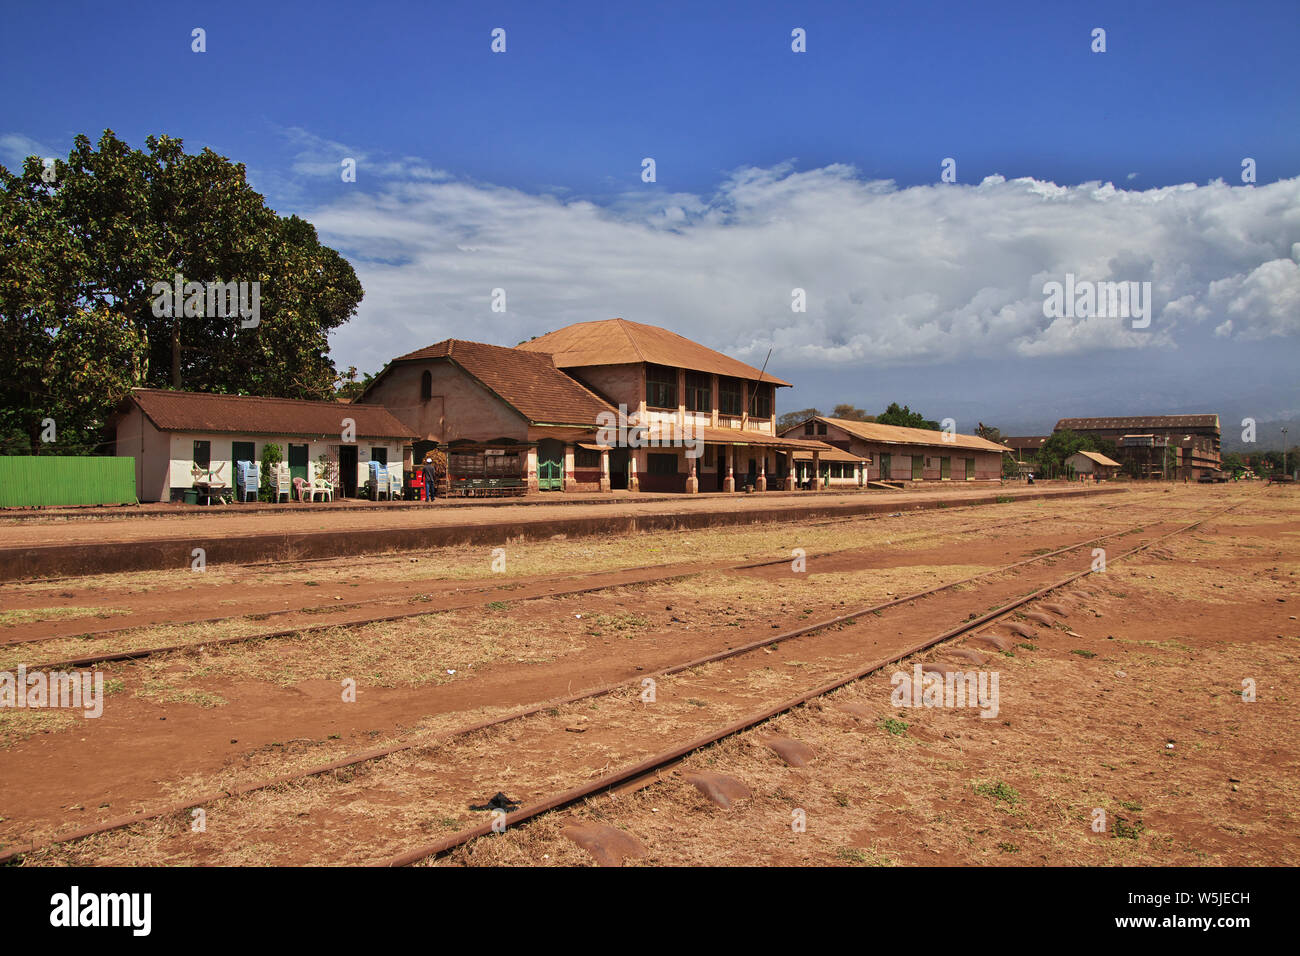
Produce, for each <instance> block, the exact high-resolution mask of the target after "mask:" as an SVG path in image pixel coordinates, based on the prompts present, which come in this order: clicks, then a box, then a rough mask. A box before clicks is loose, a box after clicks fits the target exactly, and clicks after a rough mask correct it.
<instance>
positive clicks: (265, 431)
mask: <svg viewBox="0 0 1300 956" xmlns="http://www.w3.org/2000/svg"><path fill="white" fill-rule="evenodd" d="M129 400H133V401H134V402H135V403H136V404H137V405H139V406H140V408H141V409H142V410H143V411H144V413H145V415H147V416H148V418H149V420H150V421H151V422H153V423H154V425H156V426H157V427H158V428H159V429H161V430H162V431H173V432H222V433H230V434H237V435H289V436H295V437H297V436H324V435H334V436H339V435H341V433H342V431H343V419H345V418H351V419H352V420H353V421H354V422H356V434H357V438H414V437H415V433H414V432H412V431H411V430H410V429H409V428H407V427H406V426H405V425H403V424H402V423H401V422H399V421H398V420H397V419H396V418H394V417H393V416H392V415H391V414H390V413H389V411H388V409H386V408H384V407H383V406H380V405H340V404H339V403H338V402H307V401H300V400H298V399H293V398H260V397H258V396H255V395H211V394H207V393H204V392H171V391H167V390H165V389H158V388H137V389H132V391H131V395H130V399H129Z"/></svg>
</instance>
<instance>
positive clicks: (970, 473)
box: [966, 458, 975, 478]
mask: <svg viewBox="0 0 1300 956" xmlns="http://www.w3.org/2000/svg"><path fill="white" fill-rule="evenodd" d="M966 477H967V478H974V477H975V459H974V458H967V459H966Z"/></svg>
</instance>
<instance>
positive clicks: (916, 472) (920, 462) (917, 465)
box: [912, 455, 925, 481]
mask: <svg viewBox="0 0 1300 956" xmlns="http://www.w3.org/2000/svg"><path fill="white" fill-rule="evenodd" d="M924 467H925V458H923V457H922V456H921V455H913V456H912V480H913V481H920V480H921V476H922V474H923V472H922V471H921V469H922V468H924Z"/></svg>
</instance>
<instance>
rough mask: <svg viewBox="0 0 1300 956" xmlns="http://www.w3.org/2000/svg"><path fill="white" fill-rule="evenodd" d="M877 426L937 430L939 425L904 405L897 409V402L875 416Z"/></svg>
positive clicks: (891, 403)
mask: <svg viewBox="0 0 1300 956" xmlns="http://www.w3.org/2000/svg"><path fill="white" fill-rule="evenodd" d="M876 424H878V425H898V426H901V427H903V428H928V429H930V430H931V431H938V430H939V423H938V422H936V421H933V420H932V419H929V418H926V417H925V416H924V415H922V414H921V413H920V412H914V411H912V410H911V409H910V408H908V407H907V406H906V405H904V406H903V407H902V408H899V407H898V402H890V404H889V407H888V408H886V409H885V410H884V411H883V412H882V413H881V414H879V415H877V416H876Z"/></svg>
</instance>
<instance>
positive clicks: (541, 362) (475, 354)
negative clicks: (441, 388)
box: [372, 339, 614, 427]
mask: <svg viewBox="0 0 1300 956" xmlns="http://www.w3.org/2000/svg"><path fill="white" fill-rule="evenodd" d="M438 359H447V360H450V361H452V362H455V363H456V364H457V365H459V366H460V367H461V368H463V369H464V370H465V371H466V372H468V373H469V374H470V375H472V376H473V377H474V378H476V379H478V380H479V381H480V382H482V383H483V385H484V386H486V387H487V388H488V389H489V390H490V391H491V392H493V393H494V394H496V395H497V396H498V397H499V398H500V399H501V400H502V401H504V402H505V403H506V404H507V405H509V406H510V407H511V408H513V409H515V411H517V412H519V414H520V415H522V416H524V418H526V419H528V421H529V422H530V423H534V424H536V423H542V422H545V423H553V424H557V425H590V426H592V427H595V424H596V416H597V415H599V414H600V413H601V412H608V411H614V408H613V406H611V405H609V404H608V403H607V402H605V401H604V399H601V398H599V397H597V396H596V395H595V393H593V392H591V391H590V390H589V389H587V388H585V387H583V386H582V385H581V384H580V383H578V382H575V381H574V380H573V379H572V378H570V377H569V376H568V375H565V374H564V373H563V372H561V371H560V370H559V369H558V368H556V367H555V363H554V362H552V361H551V357H550V355H547V354H545V353H542V352H526V351H522V350H520V349H510V348H504V347H502V346H500V345H487V344H485V343H483V342H466V341H465V340H463V339H446V340H445V341H442V342H438V343H436V344H434V345H430V346H428V347H427V348H422V349H419V350H418V351H415V352H409V353H407V354H406V355H403V356H400V357H399V358H395V359H393V362H392V364H394V365H395V364H397V363H398V362H421V361H429V360H438ZM382 374H383V373H380V375H381V377H382ZM377 380H378V379H376V381H377ZM372 386H373V383H372Z"/></svg>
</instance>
